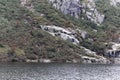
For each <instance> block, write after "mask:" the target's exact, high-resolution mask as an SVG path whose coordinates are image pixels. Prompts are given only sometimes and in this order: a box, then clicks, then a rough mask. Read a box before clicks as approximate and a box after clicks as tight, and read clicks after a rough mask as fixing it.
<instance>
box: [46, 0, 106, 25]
mask: <svg viewBox="0 0 120 80" xmlns="http://www.w3.org/2000/svg"><path fill="white" fill-rule="evenodd" d="M48 1H49V2H50V3H51V4H52V5H53V7H55V8H56V9H58V10H61V11H62V12H63V13H64V14H70V15H71V16H73V17H75V18H82V19H84V17H83V15H84V14H85V16H86V17H87V18H88V19H90V20H91V21H93V22H95V23H96V24H98V25H99V24H101V23H102V22H103V20H104V17H105V16H104V15H103V14H101V13H100V12H99V11H98V10H97V9H96V5H95V1H94V0H82V1H80V0H48Z"/></svg>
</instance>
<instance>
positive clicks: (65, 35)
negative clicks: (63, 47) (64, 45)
mask: <svg viewBox="0 0 120 80" xmlns="http://www.w3.org/2000/svg"><path fill="white" fill-rule="evenodd" d="M41 29H42V30H44V31H46V32H48V33H49V34H51V35H52V36H56V37H59V38H62V39H63V40H67V41H70V42H72V43H73V44H76V45H77V44H79V40H78V39H77V38H76V37H77V34H76V31H75V30H71V31H70V30H68V29H65V28H61V27H58V26H46V25H41Z"/></svg>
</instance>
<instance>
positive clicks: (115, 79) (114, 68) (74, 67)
mask: <svg viewBox="0 0 120 80" xmlns="http://www.w3.org/2000/svg"><path fill="white" fill-rule="evenodd" d="M0 80H120V65H95V64H84V65H82V64H66V63H50V64H35V63H32V64H31V63H29V64H28V63H9V64H8V63H4V64H3V63H1V64H0Z"/></svg>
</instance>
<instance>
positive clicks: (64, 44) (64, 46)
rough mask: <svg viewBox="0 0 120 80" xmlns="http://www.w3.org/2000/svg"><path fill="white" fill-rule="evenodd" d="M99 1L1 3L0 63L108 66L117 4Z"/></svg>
mask: <svg viewBox="0 0 120 80" xmlns="http://www.w3.org/2000/svg"><path fill="white" fill-rule="evenodd" d="M102 2H103V1H102V0H100V1H99V0H98V2H95V1H93V0H90V1H84V0H83V1H80V2H79V1H78V0H64V1H63V0H10V1H8V0H0V13H1V15H0V33H1V34H0V61H13V62H14V61H27V62H51V61H52V62H54V61H55V62H82V63H85V62H87V63H92V62H93V63H107V62H108V61H109V59H107V58H105V57H103V55H104V53H105V49H106V44H105V43H106V42H110V41H117V38H118V37H117V38H116V37H114V36H113V37H111V35H113V32H112V30H113V28H114V29H116V31H117V32H119V30H118V28H119V19H120V18H119V14H117V13H119V8H116V6H117V5H116V6H112V5H111V6H110V5H107V4H110V3H107V2H106V3H102ZM100 3H102V4H100ZM103 5H104V6H103ZM106 5H107V7H106ZM101 6H102V7H101ZM105 7H106V9H108V8H110V9H112V10H114V11H115V13H114V15H112V14H113V12H112V11H111V10H109V9H108V11H105V10H106V9H105ZM81 13H82V14H81ZM91 13H92V14H91ZM108 15H110V16H108ZM114 17H115V18H114ZM111 18H112V19H111ZM103 20H104V22H103ZM114 20H116V21H117V22H116V21H114ZM113 21H114V22H113ZM110 30H111V31H110ZM106 33H107V34H106ZM109 33H110V35H109ZM114 34H116V35H117V34H118V33H116V32H114ZM108 35H109V36H108ZM109 39H110V40H109Z"/></svg>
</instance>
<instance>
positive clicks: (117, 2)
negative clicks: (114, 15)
mask: <svg viewBox="0 0 120 80" xmlns="http://www.w3.org/2000/svg"><path fill="white" fill-rule="evenodd" d="M110 4H111V5H113V6H117V5H120V0H110Z"/></svg>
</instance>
